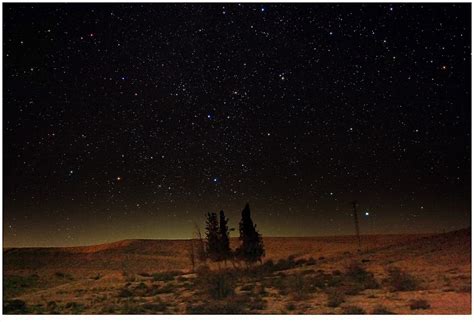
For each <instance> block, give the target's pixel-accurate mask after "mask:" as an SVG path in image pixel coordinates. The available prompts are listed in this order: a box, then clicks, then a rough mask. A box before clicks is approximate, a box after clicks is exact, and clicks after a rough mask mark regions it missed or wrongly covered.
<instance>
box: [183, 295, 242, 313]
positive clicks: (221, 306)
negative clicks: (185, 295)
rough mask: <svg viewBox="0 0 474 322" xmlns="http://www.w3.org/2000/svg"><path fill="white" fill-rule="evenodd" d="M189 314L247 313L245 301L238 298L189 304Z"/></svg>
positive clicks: (187, 308) (187, 310) (187, 311)
mask: <svg viewBox="0 0 474 322" xmlns="http://www.w3.org/2000/svg"><path fill="white" fill-rule="evenodd" d="M186 313H188V314H245V313H248V312H247V311H246V310H245V302H244V301H241V300H236V299H230V300H228V301H224V302H223V301H217V302H215V301H212V302H206V303H204V304H201V305H188V306H187V307H186Z"/></svg>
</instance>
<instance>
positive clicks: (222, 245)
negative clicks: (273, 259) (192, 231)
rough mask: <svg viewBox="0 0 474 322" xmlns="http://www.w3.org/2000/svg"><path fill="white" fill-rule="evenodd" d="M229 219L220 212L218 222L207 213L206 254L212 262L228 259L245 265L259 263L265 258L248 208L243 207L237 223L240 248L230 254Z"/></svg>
mask: <svg viewBox="0 0 474 322" xmlns="http://www.w3.org/2000/svg"><path fill="white" fill-rule="evenodd" d="M228 222H229V219H227V218H226V217H225V215H224V211H222V210H221V211H220V213H219V220H218V219H217V214H216V213H208V214H207V218H206V253H207V257H208V258H209V259H211V260H213V261H226V260H228V259H234V258H235V259H238V260H243V261H245V262H247V263H255V262H257V261H260V262H261V259H262V257H263V256H265V248H264V246H263V240H262V235H261V234H260V233H259V232H258V231H257V225H255V224H254V223H253V221H252V218H251V216H250V206H249V204H246V205H245V208H244V209H243V210H242V218H241V220H240V223H239V233H240V236H239V240H240V246H239V247H238V248H237V249H236V250H235V252H232V250H231V248H230V239H229V227H228Z"/></svg>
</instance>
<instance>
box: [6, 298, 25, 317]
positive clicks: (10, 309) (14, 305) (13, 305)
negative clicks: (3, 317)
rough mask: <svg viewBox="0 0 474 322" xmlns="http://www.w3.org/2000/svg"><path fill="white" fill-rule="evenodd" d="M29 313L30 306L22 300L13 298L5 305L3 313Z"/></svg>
mask: <svg viewBox="0 0 474 322" xmlns="http://www.w3.org/2000/svg"><path fill="white" fill-rule="evenodd" d="M26 313H28V307H27V305H26V303H25V302H24V301H22V300H18V299H15V300H11V301H7V302H6V304H5V305H4V306H3V314H26Z"/></svg>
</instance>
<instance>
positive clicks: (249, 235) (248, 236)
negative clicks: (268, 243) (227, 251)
mask: <svg viewBox="0 0 474 322" xmlns="http://www.w3.org/2000/svg"><path fill="white" fill-rule="evenodd" d="M239 231H240V237H239V239H240V243H241V244H240V247H239V249H238V250H237V254H238V256H239V258H240V259H242V260H244V261H246V262H247V263H254V262H256V261H260V262H261V260H262V257H263V256H265V249H264V247H263V240H262V236H261V235H260V234H259V233H258V231H257V225H254V223H253V221H252V218H251V217H250V206H249V204H248V203H247V204H246V205H245V208H244V210H242V219H241V220H240V223H239Z"/></svg>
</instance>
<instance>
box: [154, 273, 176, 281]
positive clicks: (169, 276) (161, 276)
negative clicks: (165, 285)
mask: <svg viewBox="0 0 474 322" xmlns="http://www.w3.org/2000/svg"><path fill="white" fill-rule="evenodd" d="M178 275H181V272H180V271H167V272H158V273H153V274H152V276H153V280H154V281H163V282H166V281H172V280H174V278H175V277H176V276H178Z"/></svg>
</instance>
